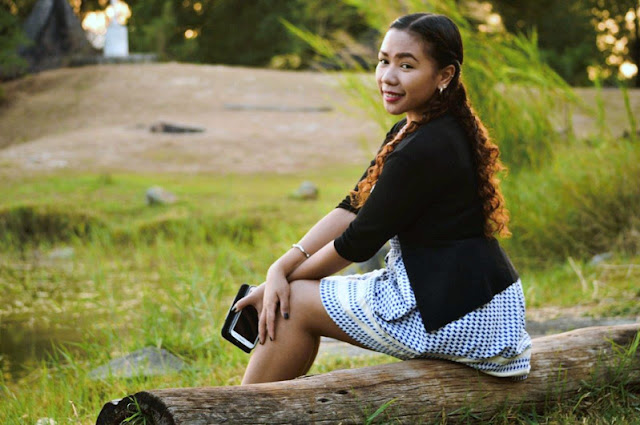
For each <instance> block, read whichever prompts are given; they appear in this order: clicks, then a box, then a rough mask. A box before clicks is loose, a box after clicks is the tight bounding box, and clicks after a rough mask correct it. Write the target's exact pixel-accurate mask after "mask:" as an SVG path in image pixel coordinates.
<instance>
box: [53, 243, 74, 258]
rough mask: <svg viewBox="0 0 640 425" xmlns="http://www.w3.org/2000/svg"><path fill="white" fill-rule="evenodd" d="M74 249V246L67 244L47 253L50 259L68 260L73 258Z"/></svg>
mask: <svg viewBox="0 0 640 425" xmlns="http://www.w3.org/2000/svg"><path fill="white" fill-rule="evenodd" d="M73 254H74V250H73V248H71V247H69V246H67V247H63V248H56V249H53V250H51V252H49V254H48V255H47V258H48V259H49V260H68V259H70V258H73Z"/></svg>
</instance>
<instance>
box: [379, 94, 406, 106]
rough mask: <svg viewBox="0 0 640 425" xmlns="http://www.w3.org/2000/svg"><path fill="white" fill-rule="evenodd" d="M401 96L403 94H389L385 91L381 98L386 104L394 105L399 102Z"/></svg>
mask: <svg viewBox="0 0 640 425" xmlns="http://www.w3.org/2000/svg"><path fill="white" fill-rule="evenodd" d="M402 96H404V95H403V94H400V93H394V92H390V91H385V92H382V98H383V99H384V100H385V101H386V102H390V103H394V102H397V101H399V100H400V99H401V98H402Z"/></svg>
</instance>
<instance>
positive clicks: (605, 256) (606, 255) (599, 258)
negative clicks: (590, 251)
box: [589, 252, 613, 266]
mask: <svg viewBox="0 0 640 425" xmlns="http://www.w3.org/2000/svg"><path fill="white" fill-rule="evenodd" d="M612 257H613V253H611V252H603V253H602V254H597V255H594V256H593V257H592V258H591V261H589V264H590V265H592V266H595V265H597V264H600V263H602V262H603V261H607V260H609V259H610V258H612Z"/></svg>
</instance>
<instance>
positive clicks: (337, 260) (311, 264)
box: [287, 240, 351, 282]
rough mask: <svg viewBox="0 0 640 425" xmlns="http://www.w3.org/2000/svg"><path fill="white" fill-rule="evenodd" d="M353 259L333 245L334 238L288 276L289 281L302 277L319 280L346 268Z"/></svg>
mask: <svg viewBox="0 0 640 425" xmlns="http://www.w3.org/2000/svg"><path fill="white" fill-rule="evenodd" d="M349 264H351V261H349V260H345V259H344V258H342V257H341V256H340V255H339V254H338V252H337V251H336V249H335V248H334V247H333V240H331V241H329V242H328V243H327V244H326V245H325V246H323V247H322V248H321V249H320V250H319V251H318V252H316V253H315V254H313V255H312V256H311V257H309V259H308V260H307V261H305V262H303V263H302V264H301V265H299V266H298V267H297V268H296V269H295V270H294V271H293V272H291V273H290V274H289V275H288V276H287V280H288V281H289V282H293V281H294V280H300V279H313V280H319V279H322V278H323V277H327V276H331V275H332V274H334V273H336V272H338V271H340V270H342V269H344V268H345V267H347V266H348V265H349Z"/></svg>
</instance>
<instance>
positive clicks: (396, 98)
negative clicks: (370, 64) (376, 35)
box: [376, 29, 450, 121]
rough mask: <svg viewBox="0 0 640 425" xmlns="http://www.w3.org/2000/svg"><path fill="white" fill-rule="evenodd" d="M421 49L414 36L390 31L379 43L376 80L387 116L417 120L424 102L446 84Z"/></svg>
mask: <svg viewBox="0 0 640 425" xmlns="http://www.w3.org/2000/svg"><path fill="white" fill-rule="evenodd" d="M425 50H426V49H425V48H424V44H423V43H422V42H421V41H420V39H419V38H418V36H416V35H413V34H411V33H410V32H407V31H402V30H397V29H390V30H389V31H388V32H387V34H386V35H385V37H384V40H382V45H381V46H380V52H379V53H378V66H377V67H376V81H377V83H378V89H379V90H380V94H381V95H382V100H383V102H384V107H385V109H386V110H387V112H389V113H390V114H392V115H399V114H402V113H406V114H407V119H408V120H409V121H418V120H420V119H421V118H422V113H423V112H424V110H425V105H426V103H427V100H429V99H430V98H431V96H433V94H434V93H435V91H436V90H437V89H438V87H439V86H440V85H445V84H446V83H448V81H447V78H446V77H447V76H446V75H442V74H443V73H442V72H440V71H438V67H437V64H436V62H435V61H434V60H433V59H432V58H431V57H429V56H427V53H426V51H425ZM445 69H446V68H445ZM445 74H446V73H445ZM449 80H450V78H449Z"/></svg>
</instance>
